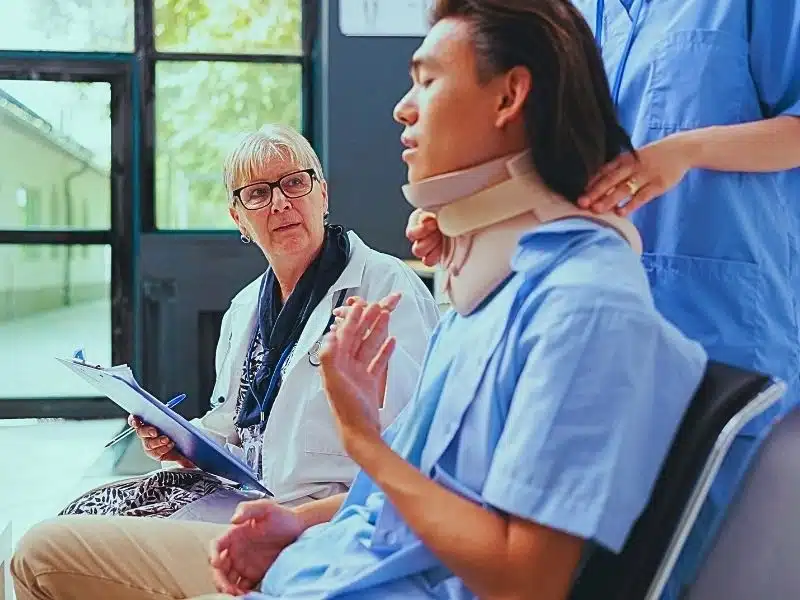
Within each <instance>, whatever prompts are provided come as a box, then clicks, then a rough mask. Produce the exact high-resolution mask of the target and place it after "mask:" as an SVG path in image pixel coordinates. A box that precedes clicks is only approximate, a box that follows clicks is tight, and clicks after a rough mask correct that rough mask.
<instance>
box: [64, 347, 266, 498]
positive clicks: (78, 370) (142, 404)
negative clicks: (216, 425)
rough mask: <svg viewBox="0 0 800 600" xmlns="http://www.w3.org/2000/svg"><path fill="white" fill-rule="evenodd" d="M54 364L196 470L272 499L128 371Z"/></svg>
mask: <svg viewBox="0 0 800 600" xmlns="http://www.w3.org/2000/svg"><path fill="white" fill-rule="evenodd" d="M56 360H58V361H59V362H60V363H62V364H63V365H65V366H66V367H67V368H68V369H70V370H71V371H72V372H74V373H75V374H77V375H78V376H80V377H81V378H82V379H84V380H86V381H88V382H89V383H90V384H92V385H93V386H94V387H95V388H96V389H97V390H98V391H99V392H100V393H102V394H103V395H104V396H107V397H108V398H109V399H110V400H111V401H113V402H114V403H115V404H116V405H118V406H119V407H121V408H122V409H123V410H125V411H126V412H128V413H130V414H132V415H134V416H137V417H139V418H140V419H142V420H143V421H144V422H145V423H147V424H148V425H152V426H153V427H155V428H156V429H158V431H159V432H161V433H162V434H163V435H165V436H167V437H168V438H170V439H171V440H172V441H173V442H175V448H176V449H177V450H178V452H180V453H181V454H183V456H185V457H186V458H188V459H189V460H190V461H192V462H193V463H194V464H195V465H197V467H198V468H200V469H202V470H203V471H206V472H208V473H211V474H213V475H217V476H218V477H222V478H223V479H227V480H229V481H233V482H235V483H239V484H241V485H242V486H243V487H245V488H247V489H251V490H256V491H259V492H262V493H264V494H266V495H268V496H272V493H271V492H270V491H269V490H268V489H267V488H266V487H264V485H263V484H262V483H261V482H260V481H259V480H258V479H257V478H256V476H255V473H253V471H252V470H251V469H250V467H249V465H248V464H247V463H245V462H244V461H243V460H241V459H239V458H238V457H237V456H234V455H233V454H231V453H230V452H228V450H226V449H225V448H224V447H223V446H221V445H220V444H218V443H217V442H216V440H214V439H212V438H211V436H209V435H208V434H207V433H206V432H205V431H203V430H202V429H200V428H199V427H196V426H195V425H193V424H192V423H190V422H189V421H187V420H186V419H185V418H184V417H183V416H181V415H180V414H178V413H177V412H175V411H174V410H172V409H171V408H168V407H167V405H166V404H164V403H163V402H161V401H160V400H157V399H156V398H155V397H153V396H152V395H151V394H150V393H149V392H147V391H146V390H144V389H142V388H141V386H139V384H138V383H137V382H136V380H135V379H134V377H133V374H132V373H131V371H130V369H129V368H128V367H126V366H120V367H111V368H109V369H104V368H102V367H98V366H94V365H90V364H87V363H85V362H83V361H81V360H79V359H72V360H65V359H62V358H58V359H56Z"/></svg>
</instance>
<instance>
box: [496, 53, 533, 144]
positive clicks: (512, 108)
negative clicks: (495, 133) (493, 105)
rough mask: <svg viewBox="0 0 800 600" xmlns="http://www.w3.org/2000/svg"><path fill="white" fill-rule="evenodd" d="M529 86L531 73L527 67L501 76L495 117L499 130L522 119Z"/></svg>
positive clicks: (515, 69) (517, 68)
mask: <svg viewBox="0 0 800 600" xmlns="http://www.w3.org/2000/svg"><path fill="white" fill-rule="evenodd" d="M531 86H532V77H531V72H530V71H529V70H528V68H527V67H523V66H516V67H514V68H513V69H511V70H510V71H508V72H507V73H505V74H503V75H502V76H501V79H500V81H499V90H498V92H499V93H498V99H497V113H496V117H495V125H496V126H497V127H498V128H499V129H502V128H503V127H505V126H506V125H508V124H509V123H510V122H512V121H514V120H516V119H521V118H522V117H523V109H524V108H525V102H526V101H527V99H528V95H529V94H530V93H531Z"/></svg>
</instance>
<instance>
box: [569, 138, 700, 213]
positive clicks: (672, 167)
mask: <svg viewBox="0 0 800 600" xmlns="http://www.w3.org/2000/svg"><path fill="white" fill-rule="evenodd" d="M637 155H638V157H637V156H634V155H633V154H630V153H626V154H622V155H620V156H618V157H617V158H616V159H614V160H612V161H611V162H609V163H608V164H607V165H605V166H604V167H603V168H602V169H600V171H598V172H597V174H596V175H595V176H594V177H593V178H592V179H591V180H590V181H589V185H588V186H587V188H586V192H585V193H584V195H583V196H581V197H580V198H579V199H578V205H579V206H580V207H581V208H587V209H589V210H591V211H593V212H596V213H605V212H608V211H611V210H615V211H616V212H617V214H619V215H620V216H623V217H624V216H627V215H629V214H630V213H631V212H633V211H634V210H636V209H637V208H639V207H640V206H643V205H644V204H646V203H648V202H650V201H651V200H653V199H655V198H658V197H659V196H661V195H663V194H664V193H666V192H667V191H669V190H670V189H672V188H673V187H675V186H676V185H678V183H680V181H681V179H683V176H684V175H686V172H687V171H688V170H689V169H691V168H692V164H691V157H692V152H691V151H690V149H689V147H688V144H687V142H686V138H685V137H684V136H682V135H681V134H675V135H671V136H669V137H666V138H664V139H662V140H659V141H657V142H653V143H652V144H648V145H647V146H644V147H643V148H641V149H640V150H638V151H637ZM626 199H630V200H629V201H628V202H627V203H625V205H624V206H620V204H622V203H623V202H624V201H625V200H626Z"/></svg>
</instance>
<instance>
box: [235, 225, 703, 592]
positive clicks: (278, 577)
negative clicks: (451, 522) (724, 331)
mask: <svg viewBox="0 0 800 600" xmlns="http://www.w3.org/2000/svg"><path fill="white" fill-rule="evenodd" d="M512 264H513V268H514V273H513V275H512V276H511V277H510V278H509V279H508V280H507V282H506V283H505V284H504V285H503V286H502V287H501V288H499V289H498V290H497V291H496V292H495V293H494V295H493V296H492V297H491V298H489V299H488V300H487V301H485V302H484V304H483V305H482V306H481V307H480V308H478V309H477V310H476V311H475V312H473V313H472V314H471V315H469V316H466V317H462V316H459V315H457V314H456V313H454V312H450V313H449V314H448V315H446V316H445V317H444V318H443V320H442V323H441V324H440V326H439V328H438V329H437V331H436V332H435V334H434V336H433V338H432V340H431V345H430V347H429V350H428V354H427V356H426V359H425V362H424V365H423V369H422V374H421V379H420V383H419V386H418V389H417V393H416V395H415V398H414V400H413V401H412V402H411V403H409V405H408V406H407V408H406V410H405V411H404V412H403V413H402V414H401V415H400V417H399V418H398V421H397V422H396V423H395V424H394V425H393V426H392V427H391V428H390V431H389V437H390V438H391V443H392V447H393V448H394V449H395V451H397V452H398V453H399V454H400V455H401V456H403V457H405V458H406V459H407V460H408V461H409V462H411V463H412V464H413V465H415V466H416V467H418V468H419V469H420V470H421V471H422V472H423V473H424V474H426V475H427V476H429V477H431V478H432V479H434V480H435V481H437V482H438V483H440V484H441V485H443V486H445V487H447V488H449V489H450V490H452V491H453V492H454V493H456V494H460V495H461V496H463V497H465V498H467V499H469V500H471V501H473V502H475V503H477V504H480V505H482V506H484V507H486V509H487V510H496V511H501V512H503V513H508V514H513V515H517V516H519V517H521V518H524V519H528V520H531V521H535V522H538V523H540V524H543V525H546V526H549V527H552V528H556V529H559V530H562V531H566V532H569V533H571V534H573V535H575V536H579V537H581V538H584V539H587V540H592V541H593V542H595V543H597V544H600V545H602V546H604V547H607V548H610V549H612V550H618V549H619V548H620V547H621V546H622V545H623V543H624V541H625V539H626V537H627V535H628V533H629V531H630V528H631V526H632V524H633V522H634V521H635V520H636V518H637V517H638V516H639V514H640V513H641V511H642V509H643V507H644V506H645V504H646V502H647V500H648V498H649V495H650V491H651V489H652V485H653V483H654V480H655V478H656V476H657V474H658V471H659V469H660V466H661V463H662V461H663V459H664V457H665V455H666V452H667V450H668V448H669V445H670V443H671V441H672V438H673V436H674V433H675V431H676V429H677V426H678V424H679V422H680V420H681V418H682V416H683V414H684V411H685V409H686V406H687V404H688V403H689V401H690V398H691V396H692V394H693V392H694V391H695V389H696V387H697V385H698V383H699V381H700V379H701V378H702V375H703V372H704V369H705V365H706V355H705V352H704V351H703V350H702V348H701V347H700V345H699V344H697V343H695V342H692V341H690V340H688V339H687V338H685V337H684V336H683V335H682V334H681V333H679V332H678V330H677V329H675V328H674V327H673V326H672V325H670V324H669V323H668V322H666V321H665V320H664V319H663V318H662V317H661V316H660V315H659V314H658V313H657V312H656V311H655V308H654V306H653V303H652V299H651V296H650V291H649V288H648V284H647V279H646V276H645V274H644V271H643V269H642V267H641V264H640V262H639V259H638V257H637V256H636V255H635V254H634V253H633V252H632V251H631V249H630V248H629V247H628V246H627V244H626V242H624V241H623V240H622V239H621V238H620V237H619V236H618V235H617V234H616V233H615V232H612V231H611V230H608V229H605V228H603V227H601V226H599V225H597V224H595V223H591V222H588V221H585V220H580V219H570V220H564V221H561V222H557V223H552V224H548V225H545V226H542V227H540V228H538V229H537V230H536V231H535V232H533V233H529V234H526V235H525V236H524V237H523V238H522V239H521V241H520V244H519V247H518V250H517V252H516V255H515V257H514V259H513V262H512ZM250 597H251V598H252V599H254V600H255V599H256V598H261V599H265V598H268V599H274V598H287V599H289V598H290V599H321V598H358V599H361V600H372V599H375V600H378V599H381V600H386V599H392V598H396V599H401V598H402V599H408V598H437V599H456V598H473V597H474V596H473V595H472V594H471V593H470V592H469V590H467V589H466V587H465V586H464V585H463V584H462V582H461V581H460V580H459V579H458V578H456V577H455V576H453V575H452V574H451V573H450V572H449V571H448V570H447V569H446V568H445V567H444V566H443V565H442V564H441V563H440V561H439V560H438V559H437V558H436V557H435V556H434V555H433V554H432V553H431V552H430V551H429V550H428V549H427V548H426V547H425V546H424V545H422V543H421V542H420V541H419V540H418V539H417V537H416V536H415V535H414V533H413V532H412V531H411V530H410V529H409V528H408V527H407V526H406V525H405V523H404V522H403V520H402V518H401V517H400V516H399V514H398V513H397V512H396V510H395V509H394V507H393V506H392V504H391V503H390V502H388V501H387V500H386V498H385V496H384V494H383V493H382V492H381V491H380V490H379V489H378V488H377V487H376V486H375V485H374V484H373V483H372V482H371V481H370V480H369V479H368V478H367V477H366V476H365V475H364V474H363V473H361V474H359V476H358V477H357V478H356V480H355V482H354V484H353V487H352V489H351V491H350V493H349V495H348V497H347V499H346V500H345V503H344V505H343V507H342V508H341V510H340V511H339V512H338V513H337V515H336V516H335V517H334V519H333V520H332V521H331V522H330V523H326V524H323V525H318V526H316V527H313V528H311V529H310V530H308V531H307V532H306V533H305V534H303V535H302V536H301V537H300V539H299V540H298V541H297V542H295V543H294V544H292V545H291V546H290V547H289V548H287V549H286V550H285V551H284V552H283V553H282V554H281V555H280V556H279V558H278V559H277V561H276V562H275V564H274V565H273V566H272V568H271V569H270V570H269V572H268V573H267V576H266V578H265V580H264V582H263V584H262V593H260V594H252V595H251V596H250Z"/></svg>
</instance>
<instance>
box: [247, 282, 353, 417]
mask: <svg viewBox="0 0 800 600" xmlns="http://www.w3.org/2000/svg"><path fill="white" fill-rule="evenodd" d="M346 296H347V290H342V291H341V292H340V293H339V296H338V298H337V300H336V305H335V306H334V309H336V308H339V307H340V306H342V304H344V301H345V298H346ZM335 318H336V317H334V316H333V315H331V318H330V319H329V320H328V325H327V326H326V327H325V331H324V332H323V335H325V334H326V333H328V331H330V328H331V325H333V322H334V320H335ZM254 343H255V333H253V339H252V340H251V342H250V350H249V351H248V354H247V355H248V359H247V360H248V362H249V360H250V359H249V356H250V355H251V354H252V347H253V344H254ZM262 343H264V342H263V340H262ZM294 347H295V344H292V345H291V346H287V347H286V348H284V350H283V353H282V354H281V356H280V358H279V359H278V363H277V364H276V365H275V370H274V371H273V372H272V374H271V375H270V378H269V385H268V386H267V393H266V394H265V395H264V400H263V402H262V401H261V400H259V399H258V398H257V397H256V396H255V394H254V393H253V377H252V374H251V373H249V369H250V368H249V366H248V379H249V380H250V389H249V393H251V394H253V397H254V398H255V400H256V403H257V404H258V408H259V411H260V412H261V419H260V426H261V427H264V420H265V417H266V415H265V414H264V407H265V406H266V403H267V400H268V399H269V398H272V394H273V392H274V391H275V386H276V385H278V381H279V380H280V377H281V371H282V370H283V366H284V365H285V364H286V361H287V360H289V357H290V356H291V355H292V350H294ZM312 365H313V363H312ZM314 366H316V365H314Z"/></svg>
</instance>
